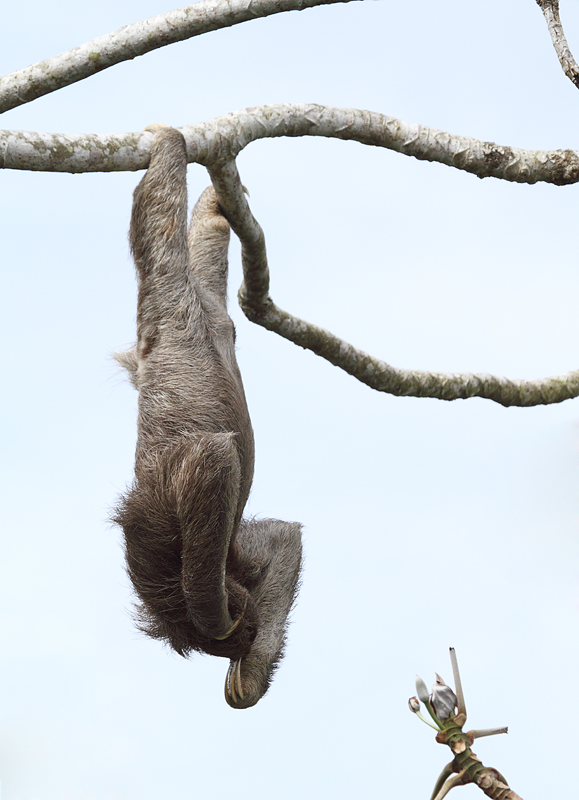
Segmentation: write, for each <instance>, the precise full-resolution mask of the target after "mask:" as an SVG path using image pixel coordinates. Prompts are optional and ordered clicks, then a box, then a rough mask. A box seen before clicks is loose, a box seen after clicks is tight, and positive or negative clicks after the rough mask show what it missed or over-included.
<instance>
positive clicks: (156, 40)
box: [0, 0, 351, 113]
mask: <svg viewBox="0 0 579 800" xmlns="http://www.w3.org/2000/svg"><path fill="white" fill-rule="evenodd" d="M348 2H351V0H202V2H200V3H195V4H193V5H189V6H184V7H183V8H177V9H175V10H174V11H168V12H167V13H165V14H159V15H158V16H156V17H150V18H149V19H145V20H142V21H141V22H136V23H134V24H133V25H126V26H125V27H124V28H119V30H118V31H113V33H108V34H106V36H99V38H98V39H93V40H92V41H91V42H86V44H81V45H79V46H78V47H74V48H73V49H72V50H67V52H65V53H61V54H60V55H58V56H53V57H52V58H47V59H46V60H44V61H40V62H39V63H38V64H33V65H32V66H30V67H26V68H25V69H20V70H18V71H17V72H12V73H11V74H9V75H5V76H4V77H3V78H0V113H2V112H4V111H8V110H9V109H11V108H16V107H17V106H20V105H23V104H24V103H29V102H30V101H31V100H35V99H36V98H37V97H42V96H43V95H46V94H50V92H55V91H56V90H57V89H62V87H63V86H69V85H70V84H71V83H76V82H77V81H81V80H83V79H84V78H88V77H90V76H91V75H94V74H95V73H97V72H101V71H102V70H103V69H107V68H108V67H112V66H114V65H115V64H120V63H121V62H123V61H130V60H131V59H133V58H136V57H137V56H142V55H144V54H145V53H150V52H151V51H152V50H157V49H158V48H159V47H165V45H168V44H174V43H175V42H181V41H183V40H184V39H191V38H192V37H194V36H200V35H201V34H203V33H207V32H209V31H215V30H219V29H221V28H230V27H231V26H232V25H238V24H239V23H240V22H247V21H249V20H252V19H256V18H258V17H269V16H271V15H272V14H281V13H283V12H284V11H303V10H304V9H306V8H312V7H313V6H321V5H330V4H333V3H348Z"/></svg>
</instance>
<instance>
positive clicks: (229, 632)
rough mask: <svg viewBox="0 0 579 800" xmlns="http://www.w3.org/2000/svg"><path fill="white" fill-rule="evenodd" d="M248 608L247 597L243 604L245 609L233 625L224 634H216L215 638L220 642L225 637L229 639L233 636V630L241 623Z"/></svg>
mask: <svg viewBox="0 0 579 800" xmlns="http://www.w3.org/2000/svg"><path fill="white" fill-rule="evenodd" d="M246 608H247V597H246V598H245V603H244V604H243V609H242V611H241V614H240V615H239V616H238V618H237V619H236V620H235V622H234V623H233V624H232V625H231V627H230V628H229V630H228V631H226V632H225V633H224V634H223V636H214V637H213V638H214V639H217V641H218V642H222V641H223V640H224V639H228V638H229V637H230V636H231V634H232V633H233V631H234V630H235V629H236V628H237V626H238V625H239V623H240V622H241V620H242V619H243V617H244V615H245V609H246Z"/></svg>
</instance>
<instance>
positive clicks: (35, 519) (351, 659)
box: [0, 0, 579, 800]
mask: <svg viewBox="0 0 579 800" xmlns="http://www.w3.org/2000/svg"><path fill="white" fill-rule="evenodd" d="M170 8H171V6H167V5H163V4H162V3H161V2H159V0H139V2H136V0H114V2H112V1H111V0H100V2H98V3H89V2H86V0H54V2H52V3H46V2H39V0H20V2H19V3H9V4H8V3H7V4H5V7H4V8H3V9H2V26H1V29H0V64H1V68H0V72H2V73H7V72H11V71H12V70H15V69H18V68H20V67H24V66H26V65H28V64H31V63H34V62H37V61H39V60H41V59H43V58H46V57H49V56H52V55H55V54H57V53H59V52H62V51H64V50H67V49H69V48H70V47H73V46H75V45H77V44H81V43H83V42H85V41H88V40H90V39H93V38H95V37H97V36H100V35H102V34H105V33H107V32H110V31H113V30H115V29H117V28H119V27H121V26H123V25H126V24H128V23H132V22H136V21H138V20H139V19H143V18H145V17H148V16H152V15H154V14H157V13H161V12H162V11H167V10H169V9H170ZM562 12H563V15H564V22H565V23H566V25H567V31H568V35H569V39H570V43H571V46H572V47H574V48H575V51H576V53H577V54H579V9H578V8H577V6H576V4H573V3H571V2H563V3H562ZM274 102H318V103H323V104H328V105H336V106H354V107H359V108H367V109H371V110H374V111H380V112H383V113H385V114H389V115H392V116H396V117H400V118H402V119H404V120H407V121H410V122H419V123H423V124H425V125H429V126H432V127H435V128H440V129H443V130H447V131H450V132H453V133H457V134H464V135H468V136H473V137H476V138H478V139H482V140H490V141H495V142H498V143H500V144H504V145H511V146H517V147H526V148H539V149H551V148H553V149H554V148H577V147H579V140H578V138H577V131H578V130H579V124H578V123H579V119H578V113H577V109H578V107H579V93H578V92H577V90H576V89H575V88H574V87H573V86H572V84H571V83H570V82H569V81H568V80H567V78H565V76H564V75H563V73H562V71H561V69H560V67H559V64H558V62H557V59H556V56H555V53H554V50H553V48H552V45H551V42H550V39H549V36H548V33H547V29H546V26H545V24H544V21H543V17H542V14H541V12H540V10H539V8H538V6H537V5H536V3H535V2H534V0H510V2H509V3H505V2H504V0H486V2H482V1H481V0H477V1H476V2H475V0H470V2H465V0H447V2H445V3H443V4H441V3H433V2H431V0H407V2H405V3H397V2H393V0H382V2H364V3H351V4H349V5H344V6H335V7H326V8H323V7H322V8H318V9H314V10H310V11H306V12H302V13H291V14H285V15H278V16H276V17H272V18H270V19H267V20H258V21H254V22H251V23H249V24H245V25H241V26H237V27H235V28H232V29H229V30H224V31H219V32H215V33H212V34H209V35H207V36H204V37H201V38H198V39H193V40H190V41H188V42H184V43H181V44H177V45H173V46H171V47H168V48H165V49H163V50H159V51H156V52H154V53H150V54H148V55H146V56H144V57H142V58H138V59H136V60H134V61H132V62H127V63H124V64H122V65H120V66H117V67H114V68H112V69H109V70H106V71H105V72H103V73H101V74H99V75H97V76H95V77H93V78H91V79H89V80H87V81H83V82H81V83H79V84H75V85H73V86H71V87H68V88H66V89H64V90H62V91H60V92H58V93H55V94H52V95H49V96H47V97H44V98H41V99H39V100H37V101H35V102H34V103H31V104H29V105H28V106H25V107H23V108H21V109H17V110H14V111H12V112H9V113H7V114H5V115H4V119H3V124H2V127H3V128H17V129H27V130H39V131H57V132H70V133H73V132H122V131H136V130H140V129H142V128H144V127H145V126H146V125H148V124H150V123H153V122H164V123H168V124H172V125H175V126H179V125H185V124H191V123H195V122H198V121H201V120H205V119H210V118H212V117H215V116H218V115H220V114H224V113H227V112H228V111H233V110H236V109H239V108H243V107H246V106H255V105H260V104H263V103H274ZM239 169H240V172H241V176H242V179H243V182H244V183H245V184H246V186H247V187H248V188H249V190H250V192H251V197H250V203H251V206H252V209H253V211H254V213H255V215H256V217H257V219H258V220H259V221H260V222H261V224H262V226H263V228H264V230H265V235H266V239H267V245H268V252H269V258H270V267H271V273H272V295H273V297H274V299H275V300H276V302H277V303H278V304H279V305H280V306H281V307H282V308H285V309H287V310H288V311H291V312H292V313H294V314H297V315H298V316H301V317H304V318H305V319H308V320H310V321H312V322H315V323H317V324H318V325H321V326H323V327H326V328H328V329H330V330H331V331H333V332H334V333H336V334H338V335H340V336H342V337H343V338H345V339H346V340H347V341H349V342H351V343H352V344H354V345H357V346H359V347H361V348H363V349H364V350H366V351H368V352H370V353H372V354H374V355H376V356H379V357H381V358H383V359H384V360H386V361H388V362H389V363H391V364H394V365H396V366H400V367H407V368H421V369H432V370H440V371H456V372H458V371H473V372H491V373H496V374H500V375H507V376H509V377H524V378H537V377H543V376H547V375H553V374H557V373H560V372H565V371H567V370H570V369H574V368H577V367H578V366H579V363H578V361H579V355H578V348H577V342H578V336H577V296H578V293H579V275H578V273H577V197H578V192H579V188H578V187H577V186H573V187H563V188H557V187H553V186H542V185H537V186H524V185H511V184H508V183H506V182H500V181H498V180H495V179H486V180H484V181H481V180H479V179H478V178H476V177H474V176H472V175H468V174H465V173H461V172H458V171H456V170H452V169H449V168H448V167H444V166H441V165H437V164H428V163H425V162H418V161H416V160H414V159H412V158H407V157H404V156H402V155H399V154H396V153H392V152H389V151H387V150H382V149H376V148H368V147H366V148H365V147H363V146H362V145H359V144H355V143H345V142H337V141H330V140H328V141H326V140H321V139H316V140H314V139H310V140H307V139H301V140H281V139H278V140H275V141H264V142H257V143H255V144H253V145H251V146H250V147H249V149H248V150H246V151H245V152H244V153H243V154H242V156H241V157H240V159H239ZM138 180H139V175H135V174H129V173H126V174H109V175H107V174H102V175H52V174H41V173H36V174H34V173H25V172H17V171H5V172H4V173H3V174H2V175H0V182H1V191H0V208H1V222H0V225H1V231H2V232H1V240H0V241H1V253H2V262H3V265H2V270H3V271H2V290H3V291H2V298H3V300H2V313H1V315H0V320H1V325H2V341H3V348H2V375H3V378H4V386H3V389H2V392H1V394H0V413H1V419H2V434H1V436H2V443H1V453H2V456H1V465H2V490H3V500H2V537H1V542H2V545H1V550H0V553H1V557H0V642H1V647H0V779H1V780H2V789H3V796H2V797H3V800H69V799H70V800H160V798H171V800H180V798H193V797H203V798H211V799H212V800H214V799H215V800H221V798H231V797H234V798H235V800H250V798H251V800H255V798H267V797H276V798H277V800H290V799H291V800H294V798H301V799H302V800H319V799H320V798H332V800H351V799H352V798H382V797H396V798H401V800H423V798H426V797H428V796H429V794H430V792H431V790H432V787H433V785H434V781H435V779H436V777H437V775H438V773H439V771H440V769H441V768H442V766H443V765H444V764H445V763H446V762H447V761H448V760H449V753H448V751H447V750H446V749H443V748H441V747H439V746H438V745H436V743H435V742H434V741H433V735H434V734H433V732H432V731H431V730H430V729H429V728H427V727H426V726H424V725H422V723H420V722H419V721H418V720H417V719H416V718H414V717H413V716H412V715H411V714H410V712H409V711H408V708H407V700H408V697H409V696H411V695H412V694H414V677H415V674H416V673H419V674H420V675H421V676H422V677H423V678H424V679H425V681H426V682H427V684H428V685H429V686H430V685H431V684H432V682H433V681H434V671H435V670H436V671H437V672H439V673H440V674H441V675H442V676H443V677H444V678H446V680H447V681H448V682H450V680H451V669H450V662H449V658H448V647H449V646H454V647H456V649H457V653H458V657H459V662H460V665H461V668H462V673H463V682H464V689H465V693H466V702H467V708H468V711H469V723H467V724H468V725H469V726H470V727H478V728H483V727H491V726H497V725H509V735H508V736H502V737H495V738H493V739H483V740H481V741H480V742H477V743H476V747H475V752H476V753H477V754H478V755H479V756H480V758H482V760H483V762H484V763H485V764H488V765H490V766H495V767H497V768H498V769H499V770H500V771H501V772H503V773H504V774H505V775H506V777H507V778H508V780H509V782H510V783H511V785H512V787H513V788H514V789H515V791H517V792H518V793H519V794H520V795H521V796H522V797H524V798H525V800H529V798H532V797H543V798H546V797H558V796H561V797H565V796H567V797H570V796H571V794H572V792H573V788H572V787H573V786H574V784H573V783H572V781H573V776H572V774H571V772H570V771H569V770H568V769H567V768H566V766H565V765H567V764H568V763H570V762H571V763H574V759H575V758H576V755H575V748H576V730H575V729H576V722H575V714H574V706H573V703H574V700H575V697H574V694H573V692H574V689H575V687H576V686H577V677H578V676H577V673H578V669H577V664H578V663H579V647H578V642H577V623H578V617H579V603H578V594H577V574H578V560H579V559H578V556H579V553H578V549H579V548H578V544H577V541H578V539H577V529H578V522H579V508H578V500H577V484H578V480H579V427H578V425H579V401H578V400H575V401H567V402H566V403H563V404H561V405H556V406H553V407H546V408H545V407H540V408H536V409H504V408H502V407H501V406H498V405H496V404H494V403H492V402H490V401H487V400H479V399H474V400H469V401H456V402H453V403H444V402H441V401H437V400H425V399H405V398H395V397H390V396H387V395H383V394H378V393H376V392H373V391H371V390H370V389H368V388H367V387H365V386H363V385H362V384H360V383H358V382H356V381H355V380H354V379H353V378H351V377H349V376H348V375H346V374H345V373H343V372H341V371H340V370H338V369H337V368H335V367H333V366H331V365H330V364H328V363H327V362H324V361H323V360H321V359H319V358H317V357H316V356H314V355H313V354H311V353H307V352H305V351H302V350H300V349H299V348H298V347H296V346H295V345H293V344H291V343H289V342H286V341H285V340H283V339H281V338H279V337H277V336H276V335H274V334H272V333H269V332H267V331H265V330H263V329H261V328H257V327H256V326H253V325H252V324H251V323H249V322H248V321H247V320H246V319H245V318H244V317H243V315H242V314H241V312H240V311H239V309H238V307H237V305H236V301H235V296H236V291H237V287H238V286H239V283H240V280H241V269H240V264H239V248H238V246H237V243H236V242H233V243H232V247H231V314H232V316H233V318H234V320H235V323H236V325H237V331H238V340H237V341H238V358H239V362H240V367H241V371H242V374H243V376H244V381H245V387H246V393H247V396H248V402H249V406H250V412H251V414H252V420H253V425H254V429H255V435H256V448H257V454H256V472H255V480H254V488H253V492H252V496H251V498H250V502H249V508H248V512H249V513H251V514H257V515H263V516H275V517H279V518H280V519H288V520H298V521H300V522H302V523H303V525H304V540H305V552H306V561H305V569H304V575H303V586H302V590H301V593H300V596H299V600H298V603H297V606H296V609H295V612H294V614H293V624H292V626H291V629H290V634H289V645H288V648H287V655H286V659H285V661H284V663H283V665H282V666H281V668H280V670H279V672H278V674H277V676H276V678H275V681H274V683H273V686H272V688H271V690H270V692H269V694H268V695H267V696H266V697H265V698H264V699H263V700H262V701H261V702H260V703H259V704H258V705H257V706H256V707H255V708H253V709H251V710H247V711H234V710H232V709H230V708H229V707H228V706H227V705H226V704H225V701H224V699H223V682H224V678H225V672H226V668H227V662H226V661H224V660H222V659H215V658H209V657H196V658H193V659H191V660H190V661H185V660H183V659H181V658H179V657H178V656H176V655H175V654H172V653H170V652H168V651H167V650H165V649H164V648H163V647H162V646H161V645H160V644H159V643H156V642H151V641H147V640H146V639H145V638H144V637H142V636H141V635H140V634H139V633H138V632H137V631H136V630H135V629H134V626H133V624H132V621H131V616H130V609H131V602H132V600H131V591H130V587H129V582H128V579H127V577H126V575H125V572H124V568H123V557H122V549H121V545H120V533H119V531H118V530H116V529H114V528H112V527H111V525H110V524H109V523H108V521H107V518H108V514H109V511H110V508H111V506H112V505H113V504H114V502H115V498H116V497H117V496H118V494H119V492H121V491H122V490H123V488H124V487H125V485H126V484H127V483H128V482H129V481H130V480H131V475H132V468H133V453H134V446H135V439H136V393H135V392H134V390H133V389H132V388H131V387H130V385H129V384H128V381H127V380H126V379H125V377H124V376H123V375H122V374H121V372H120V370H119V368H118V367H117V365H116V363H115V362H114V361H113V360H112V358H111V354H112V353H113V352H114V351H115V350H117V349H121V348H123V347H125V346H126V345H128V344H130V343H131V341H132V340H133V338H134V335H135V334H134V327H135V300H136V297H135V281H134V275H133V268H132V265H131V262H130V259H129V255H128V245H127V229H128V223H129V214H130V207H131V193H132V190H133V188H134V186H135V185H136V183H137V181H138ZM206 184H207V176H206V174H204V170H203V169H202V168H201V167H198V166H192V167H190V192H191V201H193V200H194V199H195V198H196V197H197V195H198V194H199V193H200V192H201V190H202V189H203V188H204V186H205V185H206ZM459 791H460V793H461V797H463V798H474V797H475V796H479V790H478V789H476V788H475V787H472V786H470V787H466V788H465V789H461V790H459ZM480 796H481V797H482V795H480Z"/></svg>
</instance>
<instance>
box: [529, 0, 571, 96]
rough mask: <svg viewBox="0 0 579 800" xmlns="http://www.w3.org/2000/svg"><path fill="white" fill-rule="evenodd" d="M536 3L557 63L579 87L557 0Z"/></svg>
mask: <svg viewBox="0 0 579 800" xmlns="http://www.w3.org/2000/svg"><path fill="white" fill-rule="evenodd" d="M537 5H539V6H540V7H541V11H542V12H543V14H544V16H545V20H546V22H547V27H548V28H549V33H550V34H551V41H552V42H553V47H554V48H555V52H556V53H557V57H558V59H559V63H560V64H561V66H562V67H563V72H564V73H565V75H566V76H567V77H568V78H569V80H570V81H572V82H573V83H574V84H575V86H576V87H577V88H578V89H579V65H578V64H577V62H576V61H575V58H574V57H573V53H572V52H571V50H570V49H569V45H568V44H567V37H566V36H565V31H564V30H563V25H562V24H561V17H560V16H559V0H537Z"/></svg>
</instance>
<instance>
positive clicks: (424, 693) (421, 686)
mask: <svg viewBox="0 0 579 800" xmlns="http://www.w3.org/2000/svg"><path fill="white" fill-rule="evenodd" d="M416 694H417V695H418V697H419V698H420V699H421V700H422V702H423V703H425V704H426V703H428V702H430V695H429V694H428V689H427V688H426V684H425V683H424V681H423V680H422V678H420V677H419V676H418V675H417V676H416Z"/></svg>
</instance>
